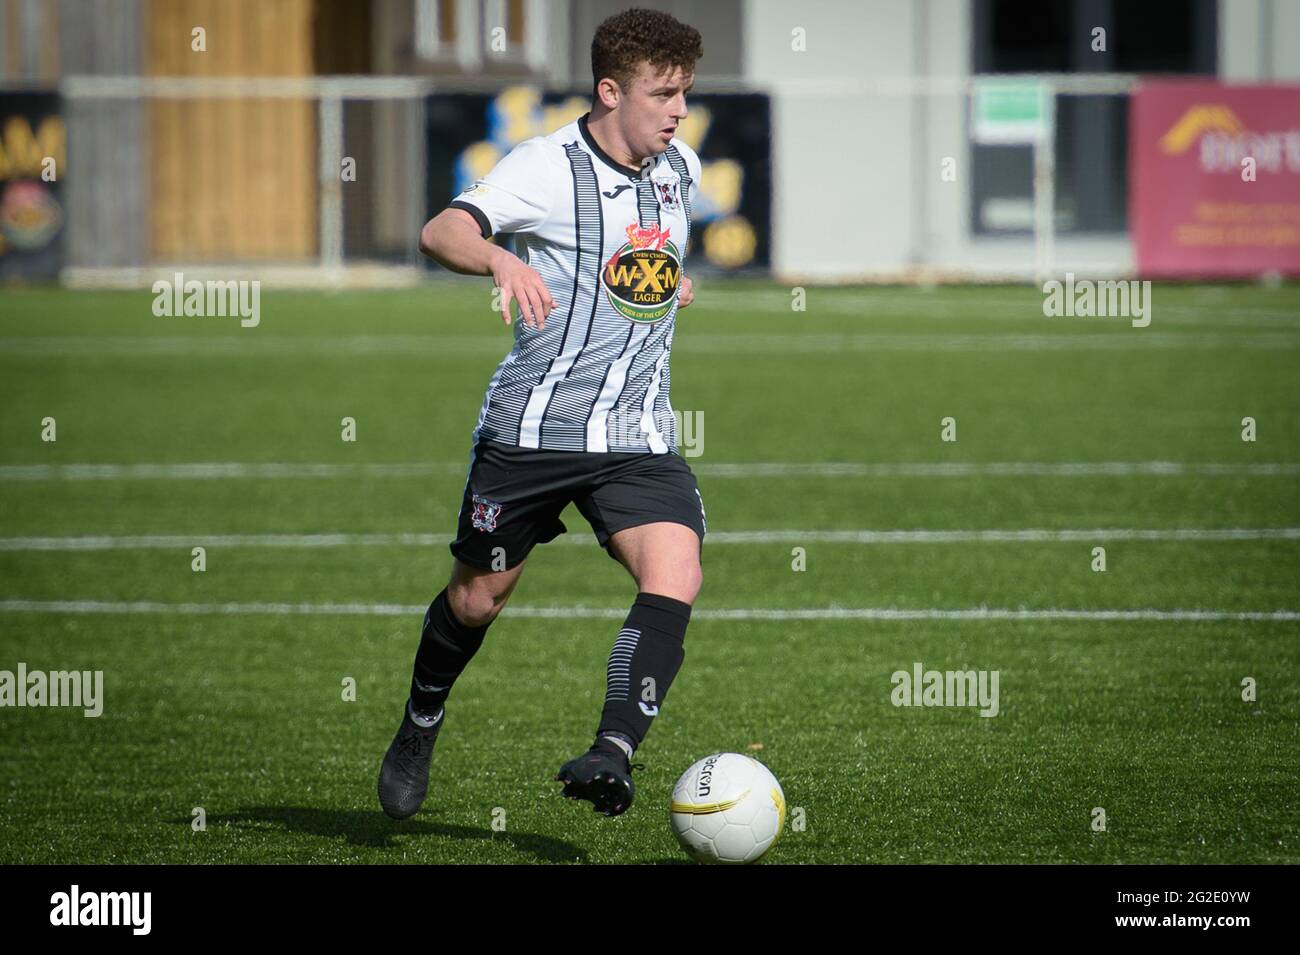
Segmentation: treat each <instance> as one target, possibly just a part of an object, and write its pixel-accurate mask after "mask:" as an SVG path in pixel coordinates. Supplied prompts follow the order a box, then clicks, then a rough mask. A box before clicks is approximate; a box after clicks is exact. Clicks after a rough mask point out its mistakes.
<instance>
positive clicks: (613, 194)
mask: <svg viewBox="0 0 1300 955" xmlns="http://www.w3.org/2000/svg"><path fill="white" fill-rule="evenodd" d="M631 188H632V187H631V186H615V187H614V188H613V189H611V190H610V191H609V192H602V193H601V195H602V196H604V197H605V198H606V199H617V198H618V197H619V196H620V195H622V194H623V193H624V192H626V191H627V190H628V189H631Z"/></svg>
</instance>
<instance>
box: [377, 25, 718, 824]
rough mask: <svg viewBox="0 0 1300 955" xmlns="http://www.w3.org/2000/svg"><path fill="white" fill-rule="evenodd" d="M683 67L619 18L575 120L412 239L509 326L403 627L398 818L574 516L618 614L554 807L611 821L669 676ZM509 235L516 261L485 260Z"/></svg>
mask: <svg viewBox="0 0 1300 955" xmlns="http://www.w3.org/2000/svg"><path fill="white" fill-rule="evenodd" d="M701 54H702V50H701V44H700V34H699V33H698V32H697V31H696V30H695V29H693V28H691V27H689V26H686V25H685V24H682V23H679V22H678V21H677V20H675V19H674V18H673V17H671V16H669V15H668V14H666V13H659V12H656V11H651V10H628V11H626V12H624V13H621V14H619V15H617V16H614V17H611V18H610V19H608V20H606V21H605V22H604V23H602V24H601V25H600V27H599V28H598V29H597V31H596V35H595V38H594V40H593V41H592V47H591V66H592V74H593V78H594V80H595V92H594V96H593V102H592V107H591V112H589V113H587V114H586V115H585V116H583V117H582V118H581V119H579V120H577V121H576V122H573V123H570V124H569V125H567V126H565V127H564V128H562V129H560V130H558V131H556V132H554V133H552V134H551V135H549V136H545V137H537V138H534V139H529V140H526V141H525V142H522V143H520V144H519V145H518V146H517V147H515V149H514V150H513V151H512V152H511V153H510V154H509V155H508V156H506V157H505V158H504V159H502V160H501V162H500V163H498V164H497V166H496V167H495V168H494V169H493V170H492V171H491V172H490V173H488V174H487V175H486V176H485V177H483V178H482V179H481V180H479V181H478V182H477V183H475V184H474V185H473V186H471V187H470V188H469V189H466V190H465V192H463V193H462V194H461V195H460V196H459V197H458V198H457V199H456V200H455V201H453V202H452V203H451V205H450V206H449V207H448V208H447V209H445V210H443V211H442V212H441V213H440V214H439V215H438V216H437V217H435V218H434V219H433V220H431V221H430V222H429V223H428V224H427V225H425V227H424V230H423V231H422V232H421V235H420V249H421V251H422V252H424V253H425V254H426V255H429V256H431V257H432V258H434V259H436V260H437V261H439V262H441V263H442V264H443V265H445V266H446V267H448V268H450V269H453V270H454V271H457V272H462V273H468V274H473V275H490V276H492V278H493V281H494V282H495V284H496V285H497V287H498V288H500V290H501V299H502V305H503V317H504V319H505V321H506V323H507V324H509V323H510V321H511V302H512V301H513V302H516V303H517V304H518V307H519V313H520V318H521V319H522V321H521V322H520V323H518V324H516V325H515V329H514V332H515V344H514V348H513V350H512V351H511V352H510V354H509V355H507V356H506V358H505V359H504V360H503V361H502V362H501V364H500V365H499V366H498V367H497V370H496V373H495V374H494V375H493V376H492V380H491V382H490V383H489V384H488V389H487V395H486V396H485V398H484V400H483V406H482V410H481V411H480V412H479V418H478V425H477V427H476V428H475V430H474V434H473V449H472V451H471V453H470V466H469V474H468V476H467V478H466V482H465V491H464V495H463V500H462V503H461V511H460V523H459V528H458V536H457V537H456V540H455V542H454V543H452V545H451V552H452V555H453V556H454V557H455V562H454V565H453V569H452V574H451V580H450V582H449V583H448V584H447V587H446V588H445V589H444V590H443V591H442V592H441V593H440V594H438V596H437V597H435V598H434V601H433V603H432V605H431V606H430V607H429V611H428V613H427V614H426V615H425V618H424V629H423V632H422V634H421V637H420V646H419V649H418V651H417V652H416V657H415V671H414V674H413V676H412V679H411V692H410V698H409V700H408V701H407V704H406V708H405V715H404V716H403V718H402V724H401V726H400V728H399V729H398V731H397V735H396V737H395V738H394V739H393V742H392V745H391V746H390V747H389V749H388V753H387V754H386V755H385V757H384V762H383V766H382V768H381V770H380V774H379V801H380V804H381V805H382V806H383V808H384V811H385V812H386V813H387V814H388V815H389V816H392V817H393V818H395V819H405V818H407V817H408V816H411V815H413V814H414V813H415V812H416V811H417V810H418V809H419V808H420V804H421V802H423V800H424V796H425V793H426V791H427V788H428V778H429V763H430V756H431V753H432V750H433V746H434V742H435V740H436V739H437V737H438V733H439V732H440V731H441V729H442V726H443V723H444V722H446V717H445V715H444V703H445V702H446V699H447V695H448V693H449V692H450V691H451V687H452V684H453V683H454V682H455V680H456V678H457V677H458V676H459V675H460V674H461V672H462V671H463V670H464V669H465V666H466V664H468V663H469V661H470V659H471V658H472V657H473V656H474V653H475V651H477V650H478V648H479V646H480V645H481V644H482V642H483V637H484V634H485V632H486V631H487V629H488V626H489V625H490V624H491V622H492V620H493V619H494V618H495V617H496V615H497V614H498V613H500V612H501V609H502V607H504V606H505V603H506V600H507V599H508V598H509V596H510V593H511V591H512V590H513V589H514V587H515V584H516V583H518V581H519V575H520V573H521V572H522V571H523V567H524V562H525V559H526V558H527V556H528V553H529V551H530V550H531V549H532V548H533V546H534V545H535V544H541V543H546V542H547V541H550V540H553V539H554V538H555V537H556V536H557V535H559V534H562V533H564V532H565V530H566V528H565V526H564V524H563V523H562V522H561V521H560V519H559V515H560V512H561V511H562V510H563V509H564V507H565V506H566V505H568V504H569V503H570V502H571V501H572V502H574V503H576V504H577V506H578V509H579V510H580V511H581V513H582V515H583V517H585V518H586V519H587V520H588V521H589V522H590V523H591V526H592V529H593V530H594V531H595V533H596V539H597V540H598V541H599V542H600V544H601V546H603V547H605V548H606V549H607V551H608V553H609V554H610V556H611V557H614V558H615V559H617V560H618V561H620V562H621V563H622V564H623V565H624V566H625V567H626V568H627V569H628V571H629V572H630V573H631V575H632V577H633V579H634V580H635V581H636V586H637V591H638V592H637V595H636V600H635V602H634V603H633V604H632V608H631V611H630V612H629V613H628V616H627V619H626V621H625V622H624V624H623V628H622V629H621V630H620V631H619V633H618V637H617V640H616V642H615V644H614V648H613V650H612V652H611V653H610V656H609V662H608V667H607V682H606V694H605V703H604V709H603V710H602V712H601V716H600V722H599V725H598V727H597V730H596V739H595V742H594V743H593V744H592V745H591V747H590V749H588V750H587V751H586V752H585V753H583V754H582V755H580V756H577V757H575V758H574V759H571V760H569V761H568V762H566V763H564V765H563V766H561V767H560V770H559V772H558V773H557V774H556V776H555V779H556V780H557V781H560V782H563V783H564V791H563V794H564V795H565V796H568V797H570V798H572V799H585V800H588V801H590V802H591V803H592V806H593V808H594V810H595V811H597V812H601V813H604V814H606V815H609V816H615V815H618V814H619V813H622V812H624V811H626V810H627V808H628V807H629V806H631V804H632V798H633V794H634V792H635V787H634V785H633V783H632V776H631V772H632V769H633V766H632V763H631V757H632V754H633V753H634V752H635V750H636V748H637V746H639V745H640V744H641V741H642V740H643V739H644V738H645V735H646V732H647V731H648V730H649V728H650V724H651V721H652V720H653V719H654V717H655V716H656V715H657V714H658V712H659V708H660V706H662V704H663V700H664V697H665V695H666V694H667V692H668V688H669V686H670V685H671V684H672V681H673V677H674V676H676V675H677V671H678V668H679V667H680V666H681V663H682V659H683V657H684V651H683V639H684V637H685V634H686V625H687V623H688V622H689V620H690V615H691V605H692V604H693V603H694V601H695V597H696V595H697V593H698V592H699V589H700V582H701V572H700V548H701V545H702V542H703V538H704V533H705V516H704V504H703V501H702V499H701V497H700V492H699V488H698V486H697V485H696V482H695V477H694V475H693V474H692V473H691V470H690V468H689V467H688V466H687V464H686V462H685V461H684V460H682V458H681V456H680V455H678V454H677V452H676V442H677V434H676V422H675V420H674V418H673V412H672V406H671V405H670V404H669V401H668V389H669V370H668V359H669V355H670V353H671V350H672V343H673V327H674V322H675V318H676V314H677V309H678V308H684V307H685V306H687V305H689V304H690V303H691V300H692V298H693V294H692V289H691V282H690V280H689V279H687V278H685V277H684V276H683V274H682V262H683V260H684V258H685V255H686V248H687V244H688V242H689V239H690V230H691V205H692V203H693V202H694V201H695V198H696V191H697V189H698V187H699V181H700V162H699V159H698V157H697V156H696V155H695V153H694V152H692V151H691V150H690V149H689V148H688V147H687V146H686V145H685V144H684V143H682V142H680V141H679V140H677V139H676V138H675V136H674V134H675V132H676V130H677V127H678V124H679V123H680V122H681V121H682V120H683V119H684V118H685V116H686V93H687V92H688V91H689V90H690V88H691V84H692V81H693V78H694V72H695V63H696V61H697V60H698V59H699V57H700V56H701ZM498 233H515V234H516V235H517V236H518V240H517V243H518V248H519V257H516V256H514V255H511V254H510V253H508V252H506V251H505V250H504V249H502V248H501V247H499V246H497V245H495V244H493V243H491V242H488V241H487V239H488V237H489V236H492V235H495V234H498Z"/></svg>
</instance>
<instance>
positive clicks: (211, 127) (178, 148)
mask: <svg viewBox="0 0 1300 955" xmlns="http://www.w3.org/2000/svg"><path fill="white" fill-rule="evenodd" d="M145 11H146V13H145V19H146V29H147V31H148V40H147V43H146V47H145V62H144V66H145V72H146V73H148V74H150V75H153V76H310V75H312V72H313V55H312V48H313V24H312V20H313V15H314V5H313V2H312V0H148V3H147V4H146V8H145ZM195 27H203V28H204V29H205V30H206V46H207V50H206V52H202V53H200V52H195V51H194V50H193V49H192V48H191V44H192V32H191V31H192V30H193V29H194V28H195ZM149 129H150V157H151V177H152V194H153V202H152V207H151V219H152V223H151V225H152V229H151V239H152V251H153V255H154V258H155V259H156V260H158V261H178V262H179V261H259V260H260V261H265V260H276V261H294V260H304V259H310V258H313V257H314V256H315V255H316V250H317V190H318V185H317V180H318V170H317V158H316V155H317V152H316V101H315V100H309V99H302V100H294V99H252V98H244V99H174V100H164V99H157V100H152V101H151V106H150V119H149Z"/></svg>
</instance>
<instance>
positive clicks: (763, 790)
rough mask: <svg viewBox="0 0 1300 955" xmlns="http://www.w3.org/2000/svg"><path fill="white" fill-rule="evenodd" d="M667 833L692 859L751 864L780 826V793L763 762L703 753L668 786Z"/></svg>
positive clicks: (782, 802)
mask: <svg viewBox="0 0 1300 955" xmlns="http://www.w3.org/2000/svg"><path fill="white" fill-rule="evenodd" d="M670 811H671V814H672V823H673V833H674V834H675V835H676V836H677V841H678V842H680V843H681V844H682V848H683V849H685V850H686V854H687V855H689V856H690V857H691V858H692V859H694V860H695V861H696V862H729V863H742V862H754V861H756V860H757V859H758V858H759V857H760V856H762V855H763V853H765V852H767V850H768V849H770V848H772V844H773V843H774V842H776V839H777V836H779V835H780V834H781V827H782V826H784V825H785V793H783V792H782V791H781V784H780V783H778V782H777V781H776V777H775V776H773V775H772V773H771V772H770V771H769V770H768V768H767V767H766V766H764V765H763V764H762V763H760V762H759V761H758V760H756V759H754V758H752V757H750V756H742V755H740V754H739V753H714V754H713V755H712V756H705V757H704V758H703V759H701V760H700V761H699V762H697V763H695V764H693V765H692V766H691V768H690V769H688V770H686V772H684V773H682V775H681V778H680V779H678V780H677V785H676V786H674V787H673V802H672V807H671V810H670Z"/></svg>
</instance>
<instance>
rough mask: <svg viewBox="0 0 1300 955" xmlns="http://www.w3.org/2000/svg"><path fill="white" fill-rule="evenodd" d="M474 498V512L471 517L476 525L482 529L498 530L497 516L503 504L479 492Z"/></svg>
mask: <svg viewBox="0 0 1300 955" xmlns="http://www.w3.org/2000/svg"><path fill="white" fill-rule="evenodd" d="M473 500H474V513H473V514H472V515H471V519H472V520H473V521H474V526H475V527H476V528H477V529H478V530H481V531H494V530H496V529H497V517H498V516H499V515H500V514H501V505H500V504H498V503H497V502H496V501H489V500H488V499H487V498H486V497H481V496H479V495H478V494H475V495H474V498H473Z"/></svg>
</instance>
